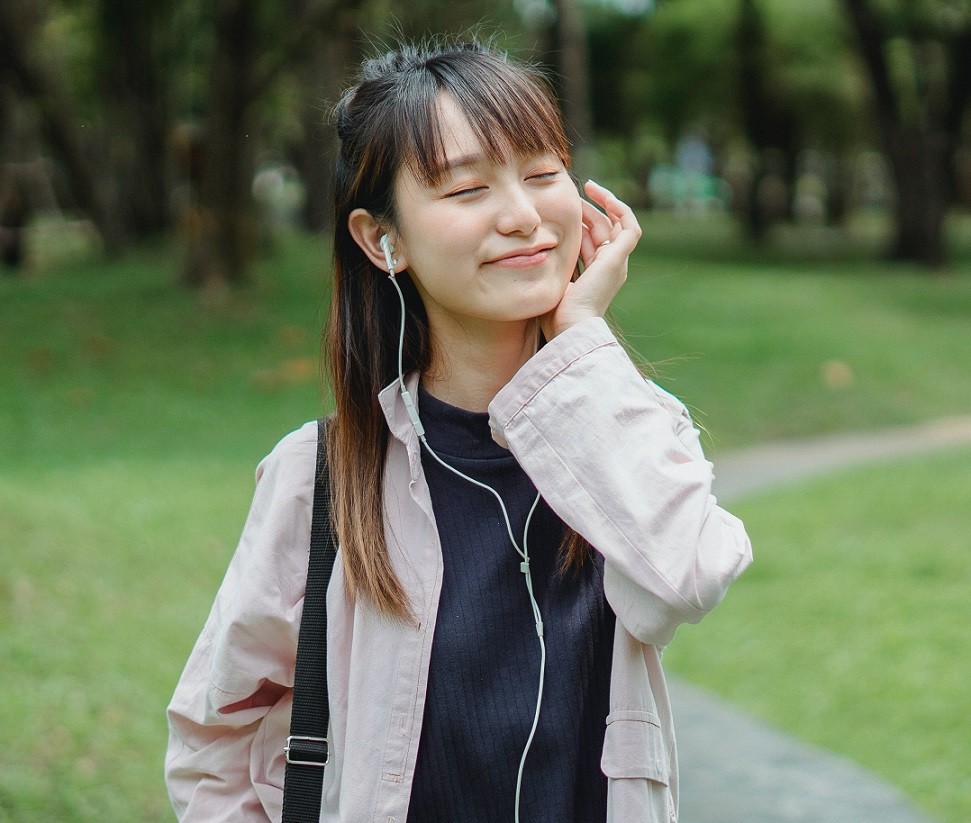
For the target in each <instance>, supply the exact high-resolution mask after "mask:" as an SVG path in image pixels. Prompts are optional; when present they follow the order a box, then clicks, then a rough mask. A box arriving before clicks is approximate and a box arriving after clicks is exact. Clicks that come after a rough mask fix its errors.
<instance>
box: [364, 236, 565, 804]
mask: <svg viewBox="0 0 971 823" xmlns="http://www.w3.org/2000/svg"><path fill="white" fill-rule="evenodd" d="M382 248H384V246H383V245H382ZM385 255H386V260H387V263H388V269H389V272H388V279H389V280H390V281H391V283H392V285H394V287H395V290H396V291H397V292H398V298H399V300H400V301H401V330H400V332H399V334H398V384H399V385H400V387H401V396H402V399H403V400H404V403H405V408H406V409H407V411H408V416H409V418H411V422H412V425H413V426H414V428H415V433H416V434H417V435H418V439H419V440H420V441H421V443H422V445H423V446H424V447H425V450H426V451H427V452H428V453H429V454H430V455H431V456H432V457H433V458H435V460H437V461H438V462H439V463H440V464H441V465H442V466H444V467H445V468H446V469H448V470H449V471H450V472H452V473H453V474H457V475H458V476H459V477H461V478H463V479H465V480H468V481H469V482H470V483H472V484H474V485H476V486H478V487H479V488H481V489H485V490H486V491H488V492H490V493H491V494H492V495H493V496H494V497H495V498H496V500H497V501H499V508H500V510H501V511H502V518H503V520H504V521H505V523H506V532H507V533H508V534H509V541H510V542H511V543H512V545H513V548H514V549H515V550H516V552H517V554H519V556H520V557H521V558H522V562H521V563H520V564H519V570H520V571H521V572H522V573H523V576H524V578H525V579H526V591H527V592H528V593H529V603H530V607H531V608H532V610H533V619H534V621H535V623H536V636H537V637H538V638H539V648H540V665H539V690H538V694H537V696H536V712H535V714H534V715H533V726H532V728H531V729H530V730H529V737H528V738H527V740H526V747H525V748H524V749H523V756H522V758H521V759H520V761H519V771H518V773H517V775H516V813H515V820H516V823H519V798H520V794H521V790H522V783H523V770H524V769H525V767H526V755H528V754H529V748H530V746H532V744H533V737H534V736H535V735H536V729H537V727H538V726H539V713H540V708H541V707H542V704H543V683H544V681H545V678H546V641H545V639H544V637H543V618H542V615H541V613H540V610H539V603H537V602H536V597H535V595H534V594H533V576H532V573H531V572H530V570H529V546H528V542H527V541H528V535H529V524H530V521H531V520H532V519H533V512H535V511H536V507H537V505H538V504H539V500H540V494H539V492H537V493H536V499H535V500H533V505H532V506H531V507H530V509H529V514H528V515H527V516H526V525H525V527H524V528H523V545H522V548H520V547H519V543H518V542H517V541H516V538H515V537H514V536H513V532H512V524H511V523H510V522H509V513H508V512H507V511H506V504H505V503H503V501H502V497H501V496H500V494H499V492H497V491H496V490H495V489H494V488H492V486H489V485H487V484H485V483H482V482H480V481H479V480H476V479H475V478H474V477H469V476H468V475H467V474H463V473H462V472H460V471H459V470H458V469H456V468H455V467H454V466H450V465H449V464H448V463H446V462H445V461H444V460H442V458H441V457H439V456H438V455H437V454H435V452H434V450H433V449H432V447H431V446H429V445H428V440H427V439H426V438H425V427H424V426H422V424H421V420H420V419H419V417H418V409H417V408H416V407H415V401H414V399H413V398H412V396H411V392H409V391H408V388H407V387H406V386H405V375H404V348H405V317H406V310H405V295H404V293H403V292H402V291H401V286H399V285H398V281H397V280H396V279H395V271H394V260H393V258H392V257H391V254H390V252H389V250H388V249H387V248H385Z"/></svg>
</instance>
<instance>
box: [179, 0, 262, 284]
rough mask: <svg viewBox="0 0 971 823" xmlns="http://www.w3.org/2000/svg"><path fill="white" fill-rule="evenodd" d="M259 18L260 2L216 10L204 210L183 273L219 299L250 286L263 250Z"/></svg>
mask: <svg viewBox="0 0 971 823" xmlns="http://www.w3.org/2000/svg"><path fill="white" fill-rule="evenodd" d="M254 12H255V0H219V2H218V3H217V4H216V12H215V16H216V19H215V44H214V48H213V59H212V66H211V73H210V105H211V109H210V111H209V116H208V120H207V123H206V127H205V134H204V137H203V140H204V158H203V175H202V183H201V187H200V193H199V199H200V202H199V211H198V215H197V219H195V220H194V221H192V229H191V232H190V237H188V238H187V240H188V249H187V254H186V259H185V264H184V267H183V281H184V282H185V283H186V284H188V285H192V286H202V287H204V288H206V289H207V290H211V291H214V292H219V291H221V290H223V289H225V288H226V287H227V286H228V285H231V284H239V283H243V282H245V281H246V279H247V276H248V272H249V267H250V265H251V264H252V262H253V260H254V258H255V256H256V252H257V248H258V243H259V237H258V234H259V224H258V220H257V216H256V211H255V208H254V203H253V196H252V180H253V171H254V168H253V167H254V160H255V142H256V135H255V131H254V122H253V121H254V118H253V112H252V90H253V86H252V83H253V75H254V70H255V62H256V37H257V31H256V23H255V18H254Z"/></svg>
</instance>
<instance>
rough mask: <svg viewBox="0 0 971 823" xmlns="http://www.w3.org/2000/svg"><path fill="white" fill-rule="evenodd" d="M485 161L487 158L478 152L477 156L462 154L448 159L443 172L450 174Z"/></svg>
mask: <svg viewBox="0 0 971 823" xmlns="http://www.w3.org/2000/svg"><path fill="white" fill-rule="evenodd" d="M485 160H486V156H485V154H483V153H482V152H477V153H476V154H460V155H459V156H458V157H451V158H446V159H445V165H444V166H443V167H442V171H443V172H445V174H448V173H450V172H453V171H455V170H456V169H464V168H468V167H470V166H476V165H479V164H480V163H482V162H483V161H485Z"/></svg>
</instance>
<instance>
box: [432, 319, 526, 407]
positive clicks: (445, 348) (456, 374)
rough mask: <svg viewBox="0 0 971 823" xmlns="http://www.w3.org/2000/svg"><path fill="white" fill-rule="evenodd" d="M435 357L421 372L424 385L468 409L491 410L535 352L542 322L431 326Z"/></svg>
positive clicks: (440, 398) (445, 400) (437, 394)
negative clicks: (506, 386)
mask: <svg viewBox="0 0 971 823" xmlns="http://www.w3.org/2000/svg"><path fill="white" fill-rule="evenodd" d="M431 334H432V340H433V341H434V343H433V345H432V362H431V366H430V367H429V368H428V370H427V371H426V372H425V373H424V374H423V375H422V385H423V386H424V387H425V391H427V392H428V393H429V394H431V395H432V396H433V397H436V398H438V399H439V400H442V401H444V402H445V403H449V404H450V405H452V406H458V407H459V408H460V409H466V410H468V411H475V412H484V411H487V410H488V407H489V403H491V402H492V398H493V397H495V396H496V394H498V392H499V390H500V389H501V388H502V387H503V386H505V385H506V384H507V383H508V382H509V381H510V380H512V378H513V375H515V374H516V372H517V371H519V369H520V367H521V366H522V365H523V364H524V363H525V362H526V361H527V360H529V358H530V357H532V356H533V354H535V353H536V346H537V341H538V327H537V325H536V323H535V322H534V321H528V322H525V323H507V324H502V325H499V324H489V325H488V326H485V325H484V326H482V327H477V328H474V329H470V328H469V327H467V326H466V327H458V326H452V325H451V324H448V325H446V326H445V327H444V328H443V327H441V326H439V327H438V328H435V327H434V326H433V327H432V329H431Z"/></svg>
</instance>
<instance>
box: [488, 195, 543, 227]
mask: <svg viewBox="0 0 971 823" xmlns="http://www.w3.org/2000/svg"><path fill="white" fill-rule="evenodd" d="M541 222H542V218H541V217H540V216H539V211H538V210H537V208H536V203H535V201H534V199H533V196H532V194H531V193H530V192H529V191H527V190H526V188H525V187H524V186H523V185H522V184H521V183H516V184H513V185H511V186H508V187H507V189H506V192H505V193H504V196H503V199H502V205H501V207H500V211H499V214H498V215H497V218H496V230H497V231H498V232H499V233H500V234H522V235H524V236H529V235H530V234H532V233H533V232H534V231H536V229H538V228H539V224H540V223H541Z"/></svg>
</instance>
